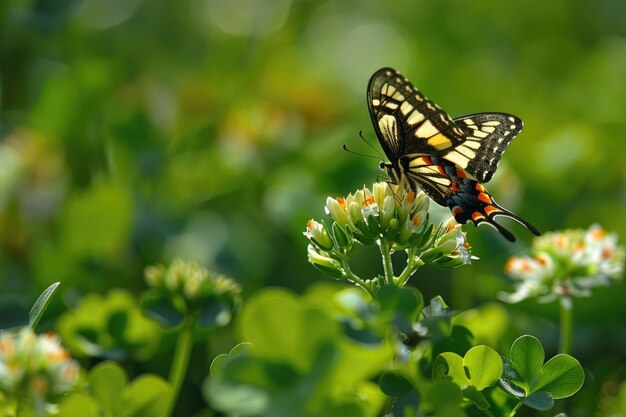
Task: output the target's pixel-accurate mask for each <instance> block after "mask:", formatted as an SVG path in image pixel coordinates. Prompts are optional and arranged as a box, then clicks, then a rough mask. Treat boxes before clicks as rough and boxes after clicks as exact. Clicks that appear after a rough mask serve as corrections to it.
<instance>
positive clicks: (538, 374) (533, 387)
mask: <svg viewBox="0 0 626 417" xmlns="http://www.w3.org/2000/svg"><path fill="white" fill-rule="evenodd" d="M544 359H545V354H544V350H543V346H542V345H541V342H540V341H539V340H538V339H537V338H535V337H533V336H529V335H525V336H520V337H519V338H518V339H517V340H515V342H514V343H513V346H511V354H510V359H507V358H503V361H504V373H503V375H502V378H501V379H500V383H499V386H500V388H502V389H503V390H505V391H506V392H508V393H509V394H511V395H513V396H515V397H516V398H518V399H519V400H520V401H521V402H523V403H524V404H525V405H527V406H529V407H531V408H535V409H538V410H548V409H550V408H552V405H553V403H554V400H555V399H556V400H558V399H561V398H566V397H570V396H572V395H574V394H575V393H576V392H577V391H578V390H579V389H580V388H581V387H582V385H583V382H584V380H585V374H584V371H583V368H582V366H581V365H580V363H579V362H578V361H577V360H576V359H574V358H573V357H571V356H569V355H566V354H559V355H556V356H555V357H553V358H552V359H550V360H549V361H548V362H546V363H545V364H544Z"/></svg>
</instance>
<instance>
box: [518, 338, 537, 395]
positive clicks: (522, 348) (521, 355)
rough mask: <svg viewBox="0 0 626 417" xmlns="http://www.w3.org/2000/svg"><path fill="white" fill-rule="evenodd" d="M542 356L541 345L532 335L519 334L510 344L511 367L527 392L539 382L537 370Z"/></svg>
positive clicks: (530, 391) (532, 389)
mask: <svg viewBox="0 0 626 417" xmlns="http://www.w3.org/2000/svg"><path fill="white" fill-rule="evenodd" d="M544 358H545V354H544V351H543V346H542V345H541V342H540V341H539V340H538V339H537V338H536V337H534V336H530V335H524V336H520V337H518V338H517V339H516V340H515V341H514V342H513V346H511V362H512V364H513V369H515V372H516V373H517V374H518V375H519V376H520V377H521V378H522V380H521V381H520V382H523V383H524V385H525V386H524V388H525V389H526V393H527V394H530V393H532V392H533V391H534V388H535V386H536V385H537V384H538V383H539V372H540V371H541V367H542V365H543V360H544Z"/></svg>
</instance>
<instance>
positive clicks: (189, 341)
mask: <svg viewBox="0 0 626 417" xmlns="http://www.w3.org/2000/svg"><path fill="white" fill-rule="evenodd" d="M193 325H194V318H193V317H192V316H187V317H186V318H185V320H184V321H183V325H182V328H181V330H180V333H179V334H178V340H177V342H176V351H175V352H174V360H173V361H172V368H171V369H170V377H169V382H170V384H172V398H171V400H170V404H169V410H168V412H167V413H166V414H165V415H166V416H170V415H172V412H173V411H174V407H175V406H176V402H177V401H178V396H179V394H180V389H181V388H182V386H183V381H184V380H185V375H186V374H187V367H188V366H189V357H190V356H191V348H192V347H193Z"/></svg>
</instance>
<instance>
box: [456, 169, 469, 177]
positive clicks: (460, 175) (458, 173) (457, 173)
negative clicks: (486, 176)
mask: <svg viewBox="0 0 626 417" xmlns="http://www.w3.org/2000/svg"><path fill="white" fill-rule="evenodd" d="M456 176H457V177H459V178H467V174H466V173H465V171H463V170H462V169H461V168H457V169H456Z"/></svg>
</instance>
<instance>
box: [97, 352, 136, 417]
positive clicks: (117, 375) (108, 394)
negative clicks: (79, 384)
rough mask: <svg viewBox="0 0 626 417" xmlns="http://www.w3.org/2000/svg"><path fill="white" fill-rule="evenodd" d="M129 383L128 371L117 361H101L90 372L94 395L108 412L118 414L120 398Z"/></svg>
mask: <svg viewBox="0 0 626 417" xmlns="http://www.w3.org/2000/svg"><path fill="white" fill-rule="evenodd" d="M127 383H128V378H127V377H126V373H125V372H124V370H123V369H122V368H121V367H120V366H119V365H118V364H117V363H115V362H108V361H107V362H101V363H99V364H98V365H96V366H95V367H94V368H93V369H92V370H91V371H90V372H89V386H90V388H91V392H92V396H93V398H95V399H96V400H97V401H98V403H100V405H101V407H102V410H103V411H104V412H105V413H106V414H110V415H117V414H118V413H117V410H118V408H119V406H120V402H119V399H120V398H121V396H122V392H123V391H124V388H125V387H126V384H127Z"/></svg>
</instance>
